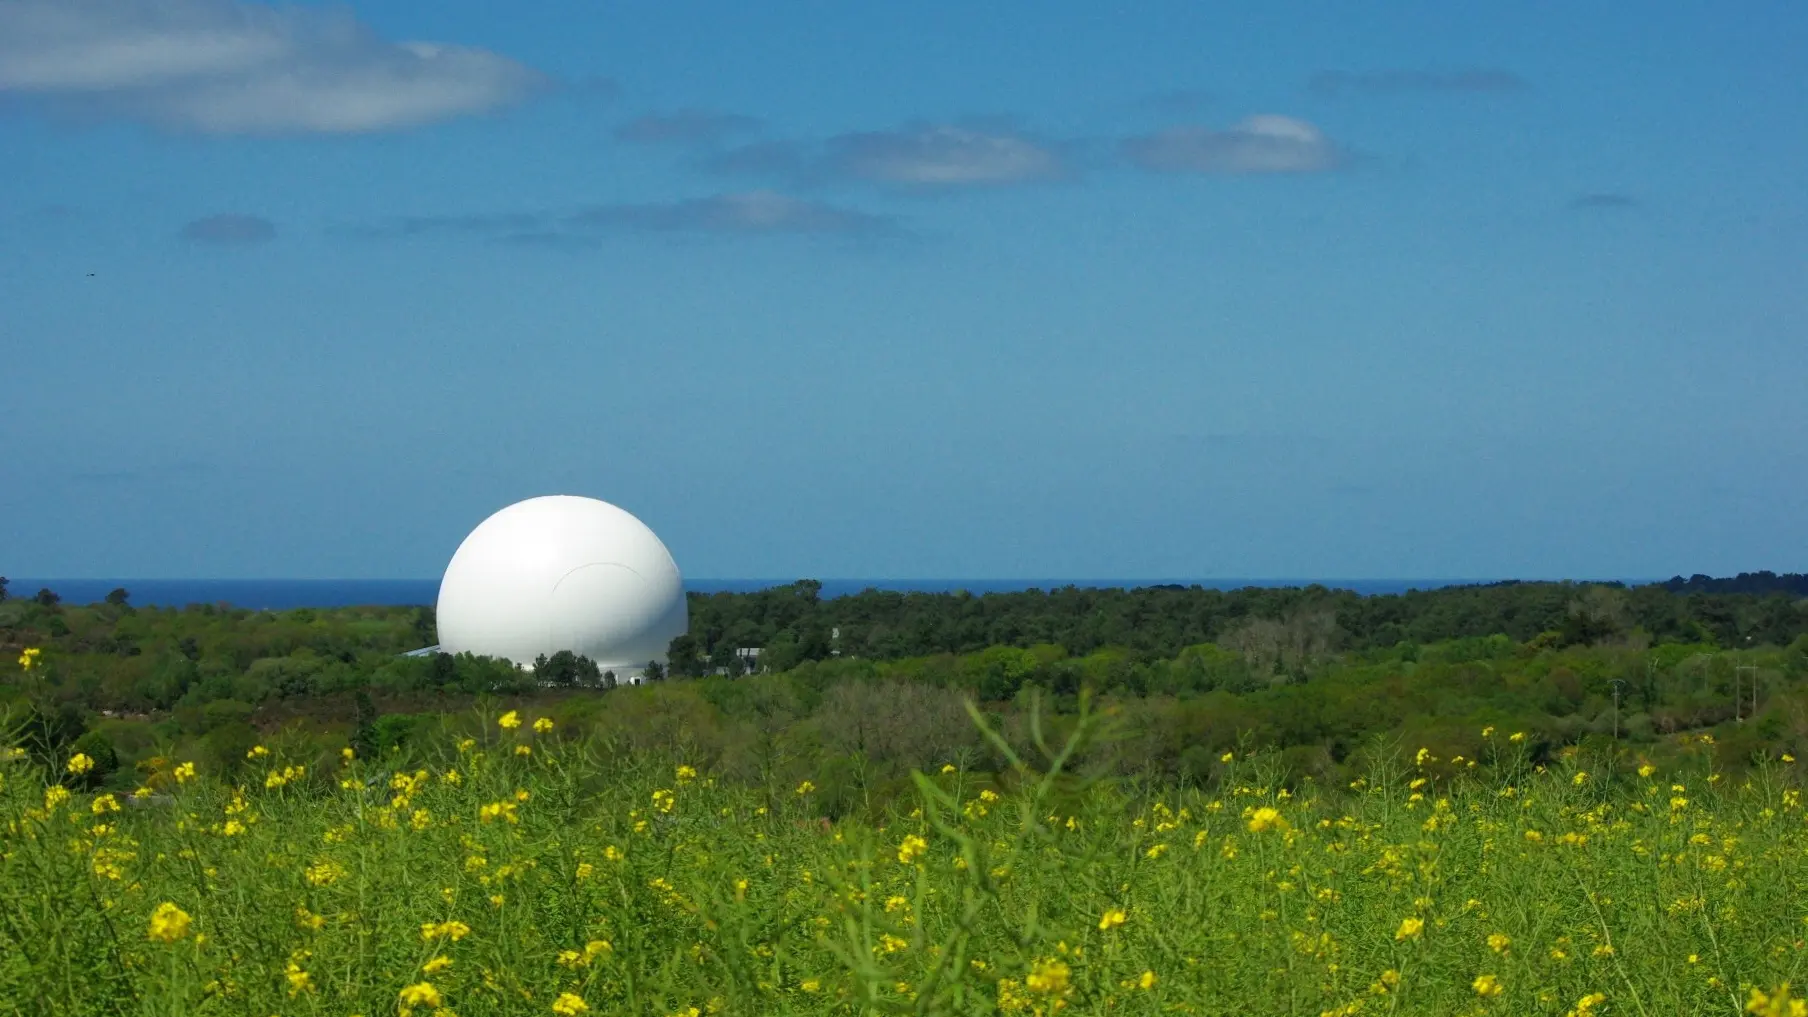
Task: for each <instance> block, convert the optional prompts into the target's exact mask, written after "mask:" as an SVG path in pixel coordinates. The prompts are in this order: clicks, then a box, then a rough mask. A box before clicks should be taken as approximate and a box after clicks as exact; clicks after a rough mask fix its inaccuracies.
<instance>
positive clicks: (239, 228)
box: [182, 212, 276, 247]
mask: <svg viewBox="0 0 1808 1017" xmlns="http://www.w3.org/2000/svg"><path fill="white" fill-rule="evenodd" d="M182 239H184V240H187V241H189V242H191V243H196V244H211V245H215V246H221V247H245V246H250V245H252V244H262V243H268V242H269V241H271V240H275V239H276V224H275V223H273V222H271V221H270V220H268V219H265V218H262V217H261V216H255V215H242V214H239V213H236V212H222V213H220V214H219V215H210V216H206V217H204V218H201V219H196V220H194V221H193V222H190V223H189V224H188V225H186V226H183V227H182Z"/></svg>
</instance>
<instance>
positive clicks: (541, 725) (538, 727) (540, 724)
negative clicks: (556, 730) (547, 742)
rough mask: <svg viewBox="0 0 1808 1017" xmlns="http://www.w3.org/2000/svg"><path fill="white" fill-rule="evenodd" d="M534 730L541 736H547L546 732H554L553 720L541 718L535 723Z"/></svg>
mask: <svg viewBox="0 0 1808 1017" xmlns="http://www.w3.org/2000/svg"><path fill="white" fill-rule="evenodd" d="M534 730H535V731H536V732H538V733H540V734H545V733H546V732H548V731H551V730H552V718H551V717H541V718H540V719H539V720H536V721H534Z"/></svg>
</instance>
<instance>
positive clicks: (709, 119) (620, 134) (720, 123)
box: [615, 109, 760, 145]
mask: <svg viewBox="0 0 1808 1017" xmlns="http://www.w3.org/2000/svg"><path fill="white" fill-rule="evenodd" d="M759 128H760V121H759V120H758V119H756V118H754V117H750V116H743V115H741V114H739V113H721V112H717V111H715V110H703V109H683V110H678V111H677V112H675V113H650V114H648V115H646V116H642V117H636V118H634V119H633V120H630V121H628V122H627V123H625V124H622V125H621V126H620V127H617V128H616V129H615V140H617V141H627V142H632V143H635V144H642V145H659V144H667V145H671V144H676V145H696V144H707V143H710V142H717V141H721V140H722V139H724V138H727V137H729V136H730V135H734V134H740V133H744V132H748V131H757V130H759Z"/></svg>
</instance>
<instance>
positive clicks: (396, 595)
mask: <svg viewBox="0 0 1808 1017" xmlns="http://www.w3.org/2000/svg"><path fill="white" fill-rule="evenodd" d="M791 581H792V580H789V579H687V580H685V583H684V585H685V588H686V589H687V590H691V591H694V592H697V593H719V592H730V593H746V592H751V591H755V590H764V589H767V588H769V587H773V586H783V585H785V584H787V583H790V582H791ZM1490 581H1491V580H1486V579H824V580H822V595H823V596H824V597H843V596H847V595H848V594H853V593H859V592H860V591H862V590H866V589H869V588H871V589H880V590H896V591H900V592H906V593H948V592H952V591H954V590H966V591H967V592H969V593H975V594H978V593H1009V592H1016V591H1020V590H1032V589H1034V590H1055V589H1061V588H1062V587H1066V586H1078V587H1082V588H1087V587H1090V588H1100V589H1103V588H1119V587H1122V588H1134V587H1142V586H1160V585H1167V584H1179V585H1181V586H1192V585H1199V586H1203V587H1206V588H1208V589H1217V590H1236V589H1242V588H1243V587H1245V586H1266V587H1284V586H1306V585H1309V584H1311V583H1318V584H1321V585H1323V586H1328V587H1331V588H1333V589H1342V590H1350V591H1352V592H1355V593H1359V594H1362V595H1364V596H1372V595H1374V594H1382V593H1404V592H1406V591H1407V590H1415V589H1416V590H1430V589H1436V588H1438V587H1441V586H1459V585H1465V584H1469V583H1482V582H1490ZM119 587H124V588H125V589H126V590H127V591H128V592H129V593H130V594H131V602H132V603H133V604H136V605H138V606H140V607H152V606H155V607H181V606H183V605H185V604H218V603H226V604H231V605H233V606H235V607H246V608H252V609H255V610H272V611H282V610H288V609H290V608H297V607H346V606H350V605H355V604H391V605H413V604H432V603H433V602H434V601H435V600H437V599H438V597H439V580H437V579H23V578H22V579H13V580H11V582H10V584H9V587H8V588H9V591H10V594H11V596H14V597H29V596H31V595H32V594H34V593H36V592H37V591H38V590H40V589H50V590H53V591H55V592H56V593H57V594H58V595H59V596H61V597H62V598H63V600H64V601H66V602H68V603H71V604H91V603H95V602H97V601H100V600H102V599H104V598H105V597H106V595H107V594H108V593H109V592H110V591H112V590H114V589H115V588H119Z"/></svg>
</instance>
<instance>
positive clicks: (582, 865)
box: [577, 862, 596, 879]
mask: <svg viewBox="0 0 1808 1017" xmlns="http://www.w3.org/2000/svg"><path fill="white" fill-rule="evenodd" d="M595 871H596V866H594V865H592V864H590V863H589V862H579V863H578V871H577V877H578V878H579V879H589V878H590V874H591V873H593V872H595Z"/></svg>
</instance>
